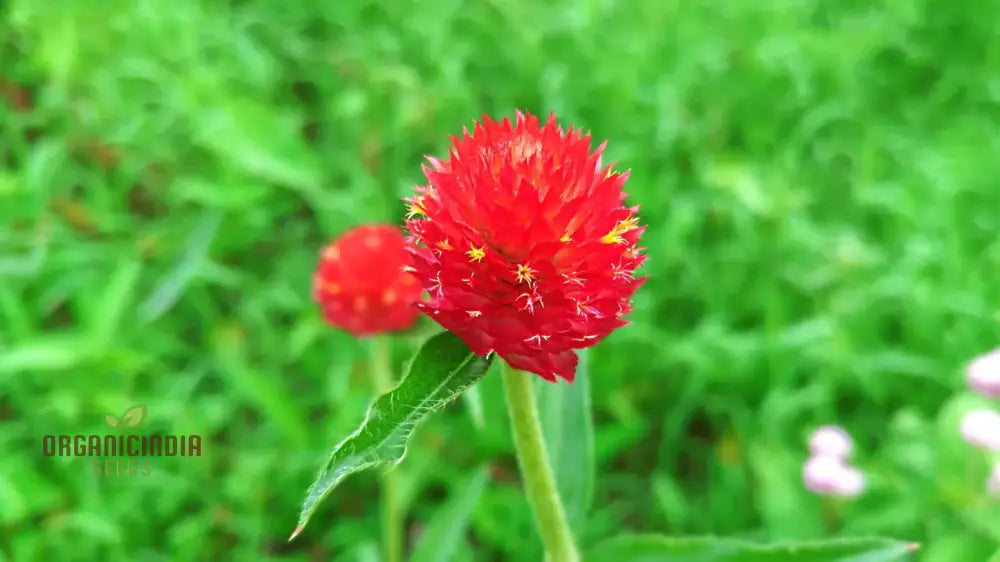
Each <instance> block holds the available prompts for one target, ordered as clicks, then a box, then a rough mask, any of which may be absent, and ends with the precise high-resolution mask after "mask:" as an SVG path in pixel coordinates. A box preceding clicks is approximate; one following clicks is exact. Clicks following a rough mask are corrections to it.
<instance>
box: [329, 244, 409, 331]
mask: <svg viewBox="0 0 1000 562" xmlns="http://www.w3.org/2000/svg"><path fill="white" fill-rule="evenodd" d="M403 243H404V238H403V234H402V232H401V231H400V229H399V228H397V227H395V226H392V225H388V224H377V225H364V226H359V227H356V228H353V229H351V230H348V231H347V232H345V233H344V234H342V235H341V236H340V237H339V238H337V239H336V240H334V241H333V242H332V243H331V244H330V245H328V246H327V247H326V248H325V249H324V250H323V254H322V256H321V257H320V262H319V267H318V268H317V269H316V273H315V275H313V299H314V300H315V301H316V302H317V303H319V305H320V306H321V307H322V308H323V317H324V319H325V320H326V321H327V322H329V323H330V324H332V325H334V326H336V327H338V328H341V329H343V330H346V331H348V332H350V333H351V334H354V335H355V336H357V337H364V336H370V335H374V334H378V333H381V332H395V331H401V330H406V329H408V328H410V327H411V326H413V323H414V322H415V321H416V319H417V314H419V311H418V310H417V308H416V307H415V306H414V304H415V303H416V302H417V301H418V300H420V293H421V288H420V284H419V283H418V282H417V279H416V278H415V277H414V276H413V275H412V274H411V273H409V271H410V270H411V269H412V265H411V262H412V260H411V258H410V255H409V253H407V251H406V250H405V249H404V247H403Z"/></svg>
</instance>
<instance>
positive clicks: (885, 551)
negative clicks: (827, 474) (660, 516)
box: [585, 535, 917, 562]
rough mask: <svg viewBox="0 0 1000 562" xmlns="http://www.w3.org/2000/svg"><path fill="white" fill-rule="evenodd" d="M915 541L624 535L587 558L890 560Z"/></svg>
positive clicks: (908, 551)
mask: <svg viewBox="0 0 1000 562" xmlns="http://www.w3.org/2000/svg"><path fill="white" fill-rule="evenodd" d="M916 549H917V545H915V544H913V543H906V542H902V541H897V540H893V539H885V538H852V539H831V540H823V541H802V542H787V543H774V544H755V543H751V542H745V541H740V540H736V539H729V538H722V537H666V536H662V535H626V536H621V537H615V538H613V539H610V540H607V541H604V542H602V543H600V544H598V545H597V546H595V547H594V548H593V549H592V550H591V551H590V552H588V553H587V556H586V557H585V561H586V562H605V561H607V562H654V561H655V562H673V561H678V562H679V561H684V562H785V561H788V562H888V561H893V560H907V559H908V558H909V557H910V555H912V553H913V552H914V551H915V550H916Z"/></svg>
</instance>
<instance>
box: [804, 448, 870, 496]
mask: <svg viewBox="0 0 1000 562" xmlns="http://www.w3.org/2000/svg"><path fill="white" fill-rule="evenodd" d="M802 481H803V483H804V484H805V486H806V488H807V489H808V490H809V491H811V492H814V493H816V494H820V495H823V496H844V497H853V496H857V495H858V494H860V493H861V492H863V491H864V489H865V479H864V476H863V475H862V474H861V471H860V470H858V469H856V468H854V467H851V466H848V465H847V464H845V463H844V461H843V460H842V459H839V458H837V457H833V456H829V455H818V456H814V457H811V458H810V459H809V460H807V461H806V463H805V465H804V466H803V467H802Z"/></svg>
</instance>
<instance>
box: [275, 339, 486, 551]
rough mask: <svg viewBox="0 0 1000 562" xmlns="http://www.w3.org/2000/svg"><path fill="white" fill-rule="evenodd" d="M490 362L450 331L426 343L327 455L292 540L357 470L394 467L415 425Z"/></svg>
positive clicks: (460, 391)
mask: <svg viewBox="0 0 1000 562" xmlns="http://www.w3.org/2000/svg"><path fill="white" fill-rule="evenodd" d="M491 361H492V357H490V358H488V359H483V358H481V357H478V356H476V355H475V354H474V353H472V352H471V351H470V350H469V348H468V347H466V345H465V344H464V343H462V340H460V339H459V338H458V336H456V335H454V334H452V333H451V332H443V333H440V334H438V335H436V336H433V337H431V338H430V339H429V340H427V342H426V343H425V344H424V345H423V347H421V348H420V350H419V351H418V352H417V355H416V357H414V358H413V362H412V363H411V364H410V369H409V372H408V373H407V374H406V376H405V377H404V378H403V380H402V382H400V383H399V385H398V386H397V387H396V388H395V389H393V390H392V391H390V392H389V393H388V394H384V395H382V396H380V397H379V398H378V399H376V400H375V402H374V403H373V404H372V405H371V407H370V408H369V409H368V414H367V415H366V416H365V421H364V422H363V423H362V424H361V427H359V428H358V429H357V431H355V432H354V433H352V434H351V435H349V436H347V438H345V439H344V440H343V441H341V442H340V443H338V444H337V446H336V447H334V448H333V450H332V451H331V452H330V457H329V459H327V461H326V463H325V464H324V465H323V469H322V470H320V472H319V475H318V476H317V477H316V481H315V482H313V484H312V486H310V487H309V490H308V492H306V499H305V501H304V502H303V503H302V512H301V513H300V515H299V522H298V525H297V527H296V529H295V532H294V533H292V538H295V536H296V535H298V534H299V533H300V532H302V529H303V528H304V527H305V525H306V523H308V522H309V518H310V517H312V514H313V512H314V511H315V510H316V508H317V506H318V505H319V502H321V501H322V500H323V499H324V498H325V497H326V496H327V494H329V493H330V491H331V490H333V488H335V487H336V486H337V485H338V484H340V483H341V482H342V481H343V480H344V479H345V478H347V477H348V476H350V475H351V474H354V473H355V472H359V471H361V470H366V469H371V468H383V467H386V468H388V467H393V466H395V465H396V464H398V463H399V462H400V461H401V460H403V457H404V456H405V455H406V443H407V441H408V440H409V438H410V435H411V434H412V433H413V429H414V427H415V426H416V425H417V423H419V422H420V421H422V420H424V419H425V418H427V417H428V416H429V415H430V414H432V413H433V412H436V411H437V410H440V409H441V408H442V407H444V406H445V405H446V404H448V403H450V402H451V401H453V400H454V399H455V398H457V397H458V396H459V395H461V393H462V391H464V390H465V389H467V388H469V387H470V386H472V384H473V383H475V382H476V381H478V380H479V379H480V378H482V376H483V375H484V374H486V370H487V369H488V368H489V365H490V362H491Z"/></svg>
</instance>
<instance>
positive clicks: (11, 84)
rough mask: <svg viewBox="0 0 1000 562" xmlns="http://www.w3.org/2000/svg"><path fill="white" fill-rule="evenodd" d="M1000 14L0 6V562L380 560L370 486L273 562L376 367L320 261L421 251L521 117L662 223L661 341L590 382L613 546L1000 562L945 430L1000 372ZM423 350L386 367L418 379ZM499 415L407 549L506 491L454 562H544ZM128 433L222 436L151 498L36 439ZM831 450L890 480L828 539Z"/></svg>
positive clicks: (408, 468) (433, 426)
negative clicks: (991, 365) (853, 453)
mask: <svg viewBox="0 0 1000 562" xmlns="http://www.w3.org/2000/svg"><path fill="white" fill-rule="evenodd" d="M998 16H1000V5H998V3H997V2H996V1H995V0H988V1H986V2H981V3H978V4H976V5H975V6H972V5H970V4H968V3H956V4H945V3H940V2H917V1H910V0H890V1H887V2H883V3H877V4H871V3H865V2H855V1H845V2H839V3H829V2H816V1H805V0H802V1H796V2H783V3H779V4H774V5H766V4H760V3H757V2H751V1H749V0H724V1H722V2H714V3H708V2H694V3H684V4H682V3H680V2H676V1H667V2H663V3H653V2H649V3H641V4H623V3H614V2H607V1H596V0H585V1H583V2H553V3H547V4H532V3H529V2H526V1H517V2H507V3H500V2H468V3H463V2H456V1H452V0H435V1H433V2H427V3H416V2H400V3H397V4H391V5H390V4H387V5H381V4H376V3H367V2H364V1H360V0H352V1H348V2H341V3H333V2H331V3H325V5H324V4H320V3H317V4H312V3H302V4H286V3H282V2H276V1H273V0H263V1H259V2H231V3H228V4H227V3H219V2H206V1H203V0H170V1H169V2H168V1H166V0H144V1H136V2H124V1H122V0H115V1H111V2H107V3H105V4H102V5H101V7H100V8H98V7H96V4H94V3H91V2H85V1H82V0H55V1H53V2H49V3H38V2H30V1H28V0H7V1H6V2H3V4H0V17H2V19H0V92H2V93H3V96H2V97H0V165H2V167H0V450H2V451H4V453H3V455H2V457H0V459H2V460H0V557H6V558H7V559H11V560H18V561H20V560H43V559H49V558H53V559H60V560H94V559H100V560H125V559H132V558H135V557H139V558H140V559H142V560H150V561H155V560H167V559H170V560H174V559H177V560H203V559H209V558H214V559H225V560H272V559H282V560H320V559H324V560H325V559H334V560H374V559H377V554H376V553H377V548H376V540H377V529H378V525H377V509H378V507H377V480H376V478H374V477H373V476H370V475H363V476H359V477H357V478H353V479H352V480H351V481H350V483H349V485H346V486H344V487H343V488H342V489H340V490H338V491H337V492H336V493H335V494H334V495H333V496H331V499H330V500H329V501H328V503H327V504H326V505H325V506H324V507H323V508H321V510H320V511H319V513H318V514H317V517H316V518H315V519H314V523H313V524H312V526H311V527H310V529H309V532H308V533H307V534H306V535H305V536H303V537H302V538H301V539H299V540H297V541H296V542H294V543H291V544H287V543H285V538H286V537H287V536H288V533H289V532H290V530H291V527H292V526H293V524H294V521H295V517H296V515H297V509H298V505H299V502H300V500H301V498H302V494H303V492H304V490H305V487H306V486H307V485H308V483H309V482H310V481H311V478H312V477H313V475H314V474H315V470H316V469H317V467H318V464H319V458H320V456H321V455H322V453H323V451H324V450H326V449H327V448H328V447H329V446H331V445H332V444H333V443H335V442H336V441H337V440H339V439H340V437H341V436H343V435H344V434H346V433H347V432H349V431H351V430H352V429H353V428H354V427H355V425H356V424H357V423H358V421H359V420H360V419H361V417H362V416H363V413H364V409H365V407H366V405H367V401H368V400H369V398H370V384H369V382H368V380H367V378H366V376H367V375H366V372H367V367H368V366H367V360H366V351H365V349H364V348H363V347H361V346H359V344H358V343H356V342H354V341H353V340H352V339H351V338H350V337H348V336H347V335H345V334H342V333H339V332H336V331H334V330H331V329H329V328H326V327H325V326H324V325H323V324H322V323H321V321H320V320H319V317H318V314H317V311H316V310H315V308H314V307H313V306H312V304H311V303H310V301H309V282H310V276H311V270H312V268H313V266H314V264H315V261H316V258H317V252H318V250H319V249H320V247H321V246H322V244H323V243H324V242H325V241H326V240H327V239H328V238H330V237H331V236H334V235H336V234H337V233H339V232H340V231H342V230H344V229H346V228H347V227H349V226H352V225H354V224H358V223H360V222H366V221H373V220H381V221H397V220H398V219H399V217H400V215H401V214H402V211H403V206H402V204H401V202H400V201H399V198H400V197H403V196H405V195H406V194H408V193H409V191H410V189H411V188H412V186H413V185H414V184H417V183H420V182H421V180H422V178H421V175H420V167H419V166H420V161H421V156H422V155H423V154H443V153H444V152H445V151H446V147H447V141H448V135H450V134H456V133H459V132H460V131H461V127H462V126H466V125H469V124H471V122H472V120H473V119H476V118H478V117H479V116H480V115H482V114H483V113H488V114H491V115H493V116H497V117H499V116H503V115H511V114H512V113H513V110H514V109H515V108H523V109H527V110H529V111H533V112H535V113H539V114H542V115H544V114H547V113H548V112H549V111H550V110H551V111H555V113H556V114H557V115H558V116H559V119H560V121H561V122H562V123H563V124H564V125H569V124H571V123H573V124H577V125H582V126H584V127H585V128H587V129H590V130H592V131H593V132H594V135H595V137H596V140H598V141H600V140H603V139H607V140H608V149H607V154H608V157H609V158H610V159H612V160H615V161H618V162H620V163H621V165H622V166H623V167H627V168H630V169H631V170H632V175H631V179H630V180H629V183H628V189H627V190H628V191H629V192H630V194H631V196H630V199H629V201H630V203H632V204H640V205H641V206H642V215H641V216H642V219H643V222H644V223H646V224H648V229H647V231H646V235H645V237H644V244H643V245H644V246H646V247H647V252H648V254H649V256H650V258H649V260H648V262H647V266H646V267H645V270H646V273H647V274H648V275H650V280H649V282H648V283H647V284H646V285H645V286H644V287H643V288H642V289H641V291H640V293H639V294H638V295H637V298H636V312H635V313H634V314H633V316H632V319H633V320H634V324H633V325H632V326H631V327H629V328H627V329H624V330H621V331H619V332H617V333H616V334H614V335H613V336H612V337H610V338H609V339H608V340H607V341H606V342H604V343H602V344H601V345H600V346H598V347H597V348H595V349H594V352H593V354H592V355H591V373H592V381H593V392H594V408H595V416H596V425H597V436H596V443H595V445H596V450H597V453H598V461H599V473H598V479H597V489H596V498H595V500H596V501H595V509H594V513H593V516H592V518H591V521H590V522H589V525H588V527H587V531H586V533H585V535H586V541H591V542H592V541H594V540H597V539H599V538H604V537H606V536H609V535H613V534H617V533H621V532H622V531H623V530H624V529H631V530H642V531H662V532H667V533H673V534H680V533H692V534H700V533H720V534H732V535H738V536H743V537H749V538H771V539H776V538H800V537H801V538H805V537H819V536H827V535H838V534H869V533H877V534H887V535H894V536H898V537H901V538H906V539H909V540H915V541H920V542H922V543H923V544H924V548H923V551H922V552H923V556H924V558H925V559H927V560H941V561H945V562H954V561H957V560H979V559H984V558H985V557H986V556H987V555H988V554H989V553H990V552H992V551H994V550H996V547H997V544H998V543H1000V536H998V535H1000V531H997V529H1000V523H997V522H998V521H1000V519H998V514H997V511H996V509H997V508H996V504H992V506H991V505H990V504H988V503H984V500H983V498H982V497H981V496H982V493H981V490H982V486H981V479H979V480H977V479H976V478H977V475H978V474H979V473H980V472H982V473H983V474H985V468H984V466H980V464H982V463H979V462H978V461H977V460H976V457H975V455H974V454H973V453H972V452H971V451H969V450H967V449H966V448H964V447H962V446H961V445H960V444H957V437H956V436H955V435H954V431H953V427H952V426H953V425H954V424H953V421H954V420H953V419H952V418H953V416H952V415H951V414H949V412H951V410H950V409H949V408H953V406H954V404H955V403H956V402H950V401H951V400H952V397H953V396H954V397H955V398H954V400H958V401H961V400H965V399H967V397H964V396H962V395H961V392H962V391H963V381H962V376H961V367H962V365H963V363H964V362H965V361H966V360H967V359H968V358H969V357H971V356H972V355H974V354H977V353H979V352H981V351H984V350H985V349H988V348H991V347H994V346H995V345H997V342H1000V325H998V323H1000V285H998V284H997V282H996V275H997V271H1000V238H998V236H997V232H998V231H1000V191H998V187H997V178H998V177H1000V158H998V157H997V155H998V154H1000V134H998V124H1000V47H998V46H1000V40H998V39H1000V37H998V32H997V28H996V26H995V25H994V23H993V22H995V21H996V20H997V17H998ZM4 98H6V99H4ZM25 101H30V107H27V106H26V105H27V104H25V103H23V102H25ZM431 329H433V327H432V326H431V325H430V324H429V323H428V322H424V323H422V324H421V328H420V330H419V331H418V332H417V333H415V334H413V335H411V336H410V337H408V338H401V339H399V340H398V341H397V342H396V348H395V354H396V356H395V363H396V365H401V364H402V362H403V361H404V360H405V359H406V357H407V356H408V355H409V353H410V352H411V350H412V346H413V345H414V344H415V342H416V341H417V340H418V339H419V337H420V336H421V334H424V335H426V333H428V330H431ZM480 390H481V393H482V396H483V398H484V418H485V420H486V427H485V428H483V429H478V430H477V429H476V428H475V425H474V423H473V420H472V419H471V417H470V416H469V415H468V413H467V412H465V411H463V407H462V406H461V405H456V406H454V407H451V408H449V409H448V411H446V412H444V413H443V414H442V415H439V416H437V417H435V418H434V419H433V420H431V421H430V422H429V423H428V424H427V425H425V426H424V427H423V428H422V429H421V430H420V431H419V432H418V434H417V442H416V445H415V446H414V447H413V448H412V449H411V451H410V455H409V456H408V458H407V460H406V461H405V462H404V464H403V467H404V468H405V471H404V472H403V474H404V476H403V478H404V499H405V500H406V503H407V505H408V506H409V508H410V510H411V511H410V518H409V521H408V525H409V529H410V532H411V534H412V535H413V536H416V534H417V533H418V532H419V530H420V528H421V527H422V525H424V524H425V523H426V522H427V521H428V520H429V519H430V518H431V516H432V515H433V514H434V513H435V511H436V509H437V508H438V507H439V506H441V505H442V504H443V503H444V502H445V501H446V499H447V498H448V497H449V496H450V495H451V494H452V492H453V491H454V490H453V483H454V482H461V481H463V480H464V478H463V477H464V475H466V474H468V473H469V472H470V471H472V470H474V469H475V467H477V466H479V465H480V464H482V463H484V462H486V463H490V464H491V466H492V469H491V482H490V483H489V485H488V487H487V490H486V492H485V493H484V495H483V497H482V499H481V501H480V503H479V505H478V507H477V508H476V510H475V513H474V517H473V523H472V528H471V533H470V535H469V539H468V540H469V545H470V549H471V550H468V549H467V550H465V551H463V553H462V554H461V555H460V556H459V558H458V559H459V560H531V559H535V558H537V556H538V555H539V552H540V547H539V544H538V543H537V540H535V539H531V540H525V538H524V537H533V536H534V534H533V530H532V526H531V521H530V516H529V513H528V511H527V507H526V505H525V504H524V502H523V497H522V495H521V494H520V491H519V489H518V479H517V472H516V464H515V462H514V460H513V458H512V446H511V443H510V437H509V433H508V430H507V426H506V420H505V417H504V410H503V404H502V400H501V399H500V396H501V392H500V385H499V381H498V380H497V377H496V376H488V377H487V378H486V379H485V380H484V381H483V383H482V384H481V389H480ZM139 402H141V403H146V404H148V406H149V419H150V422H149V423H151V424H156V426H157V427H158V428H160V429H163V430H169V431H171V432H178V433H199V434H202V435H205V436H206V438H207V440H208V441H207V443H206V446H205V456H204V457H203V458H201V459H158V460H157V462H156V464H155V465H154V466H153V470H152V474H151V475H150V476H148V477H142V478H131V479H95V478H94V477H93V476H91V475H90V474H89V472H88V471H87V469H86V467H85V466H84V464H83V463H82V462H81V461H77V460H70V461H66V460H65V459H49V458H44V457H42V455H41V451H40V440H41V436H42V435H43V434H46V433H85V432H94V431H103V430H102V426H103V414H104V412H106V411H108V412H121V411H122V410H124V408H125V407H127V406H129V405H131V404H133V403H139ZM942 412H943V413H942ZM828 422H839V423H842V424H843V425H845V426H846V427H847V428H848V429H849V430H850V431H851V432H852V434H853V436H854V437H855V439H856V440H857V442H858V446H859V460H858V463H859V464H860V465H861V467H862V468H863V469H865V471H866V473H867V474H868V475H869V477H870V479H871V483H872V490H871V492H870V493H869V494H867V495H866V496H864V497H863V498H861V499H860V500H858V501H856V502H852V503H851V504H849V505H846V506H842V507H841V509H842V512H841V513H840V515H839V516H838V517H831V516H830V510H829V509H828V508H824V506H823V502H821V501H820V500H819V499H818V498H815V497H812V496H810V495H808V494H807V493H806V492H804V491H803V490H802V489H801V486H800V484H799V482H800V477H799V470H800V465H801V462H802V460H804V455H805V453H804V438H805V436H806V434H807V432H808V431H809V430H810V429H811V428H812V427H813V426H815V425H818V424H821V423H828ZM470 435H475V436H476V437H475V438H470V437H469V436H470ZM970 475H971V476H970ZM586 541H585V542H586Z"/></svg>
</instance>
